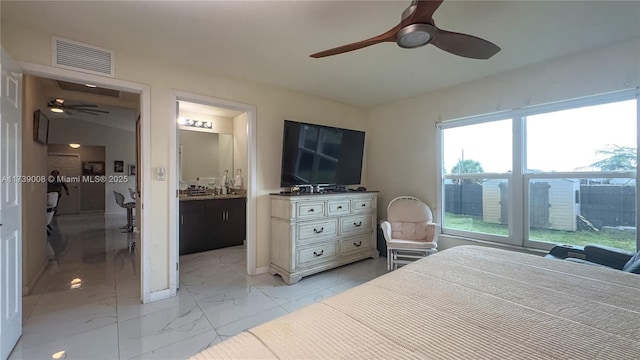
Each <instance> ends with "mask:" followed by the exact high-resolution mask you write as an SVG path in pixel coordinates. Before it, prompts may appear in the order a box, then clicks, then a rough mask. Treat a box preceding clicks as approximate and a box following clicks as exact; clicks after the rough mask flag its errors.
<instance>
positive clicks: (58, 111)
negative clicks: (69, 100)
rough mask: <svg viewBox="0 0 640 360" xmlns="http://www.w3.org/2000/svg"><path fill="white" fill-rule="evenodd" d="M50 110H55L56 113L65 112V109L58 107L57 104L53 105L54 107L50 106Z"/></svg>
mask: <svg viewBox="0 0 640 360" xmlns="http://www.w3.org/2000/svg"><path fill="white" fill-rule="evenodd" d="M49 110H50V111H51V112H54V113H63V112H64V110H62V108H60V107H57V106H52V107H50V108H49Z"/></svg>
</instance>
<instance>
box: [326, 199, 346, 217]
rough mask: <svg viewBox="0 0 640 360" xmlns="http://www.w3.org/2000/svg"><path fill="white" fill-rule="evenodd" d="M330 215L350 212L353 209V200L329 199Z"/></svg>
mask: <svg viewBox="0 0 640 360" xmlns="http://www.w3.org/2000/svg"><path fill="white" fill-rule="evenodd" d="M328 207H329V216H333V215H343V214H348V213H349V212H350V211H351V201H349V200H336V201H329V205H328Z"/></svg>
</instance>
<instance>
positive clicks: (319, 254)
mask: <svg viewBox="0 0 640 360" xmlns="http://www.w3.org/2000/svg"><path fill="white" fill-rule="evenodd" d="M322 254H324V249H322V251H320V252H319V253H318V252H315V251H314V252H313V255H315V256H322Z"/></svg>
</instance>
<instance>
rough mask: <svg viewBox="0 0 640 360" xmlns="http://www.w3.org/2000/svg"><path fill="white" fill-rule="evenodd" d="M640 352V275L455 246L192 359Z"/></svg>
mask: <svg viewBox="0 0 640 360" xmlns="http://www.w3.org/2000/svg"><path fill="white" fill-rule="evenodd" d="M371 358H381V359H390V358H406V359H536V360H539V359H616V360H620V359H640V276H638V275H635V274H629V273H624V272H621V271H617V270H611V269H607V268H599V267H592V266H586V265H583V264H575V263H570V262H566V261H561V260H553V259H545V258H542V257H539V256H534V255H528V254H523V253H518V252H512V251H506V250H500V249H493V248H487V247H478V246H460V247H454V248H451V249H448V250H445V251H441V252H439V253H437V254H434V255H431V256H429V257H427V258H424V259H421V260H418V261H416V262H414V263H412V264H409V265H407V266H405V267H402V268H401V269H399V270H396V271H394V272H391V273H389V274H386V275H384V276H381V277H378V278H376V279H374V280H372V281H369V282H367V283H365V284H363V285H360V286H358V287H355V288H352V289H350V290H347V291H345V292H343V293H340V294H338V295H336V296H333V297H331V298H327V299H324V300H322V301H320V302H318V303H315V304H313V305H309V306H307V307H304V308H302V309H299V310H297V311H295V312H293V313H291V314H288V315H285V316H282V317H280V318H277V319H275V320H272V321H269V322H267V323H264V324H262V325H259V326H257V327H255V328H253V329H250V330H248V331H245V332H243V333H241V334H238V335H236V336H234V337H232V338H229V339H227V340H225V341H223V342H221V343H219V344H216V345H214V346H212V347H210V348H208V349H205V350H203V351H201V352H200V353H198V354H196V355H195V356H194V357H192V359H371Z"/></svg>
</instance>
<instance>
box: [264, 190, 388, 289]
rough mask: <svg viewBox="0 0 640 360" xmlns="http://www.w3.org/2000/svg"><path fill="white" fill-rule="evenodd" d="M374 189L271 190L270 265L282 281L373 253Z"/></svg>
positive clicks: (295, 279)
mask: <svg viewBox="0 0 640 360" xmlns="http://www.w3.org/2000/svg"><path fill="white" fill-rule="evenodd" d="M377 196H378V194H377V192H350V193H335V194H314V195H288V194H284V195H283V194H272V195H271V265H270V267H269V272H270V273H271V274H272V275H275V274H278V275H280V276H281V277H282V279H283V280H284V282H286V283H287V284H294V283H296V282H298V281H300V279H301V278H302V277H303V276H308V275H311V274H315V273H318V272H320V271H324V270H327V269H331V268H334V267H337V266H341V265H344V264H348V263H351V262H354V261H358V260H362V259H366V258H369V257H371V258H377V257H378V249H377V248H376V235H375V234H376V232H375V227H376V204H377Z"/></svg>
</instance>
